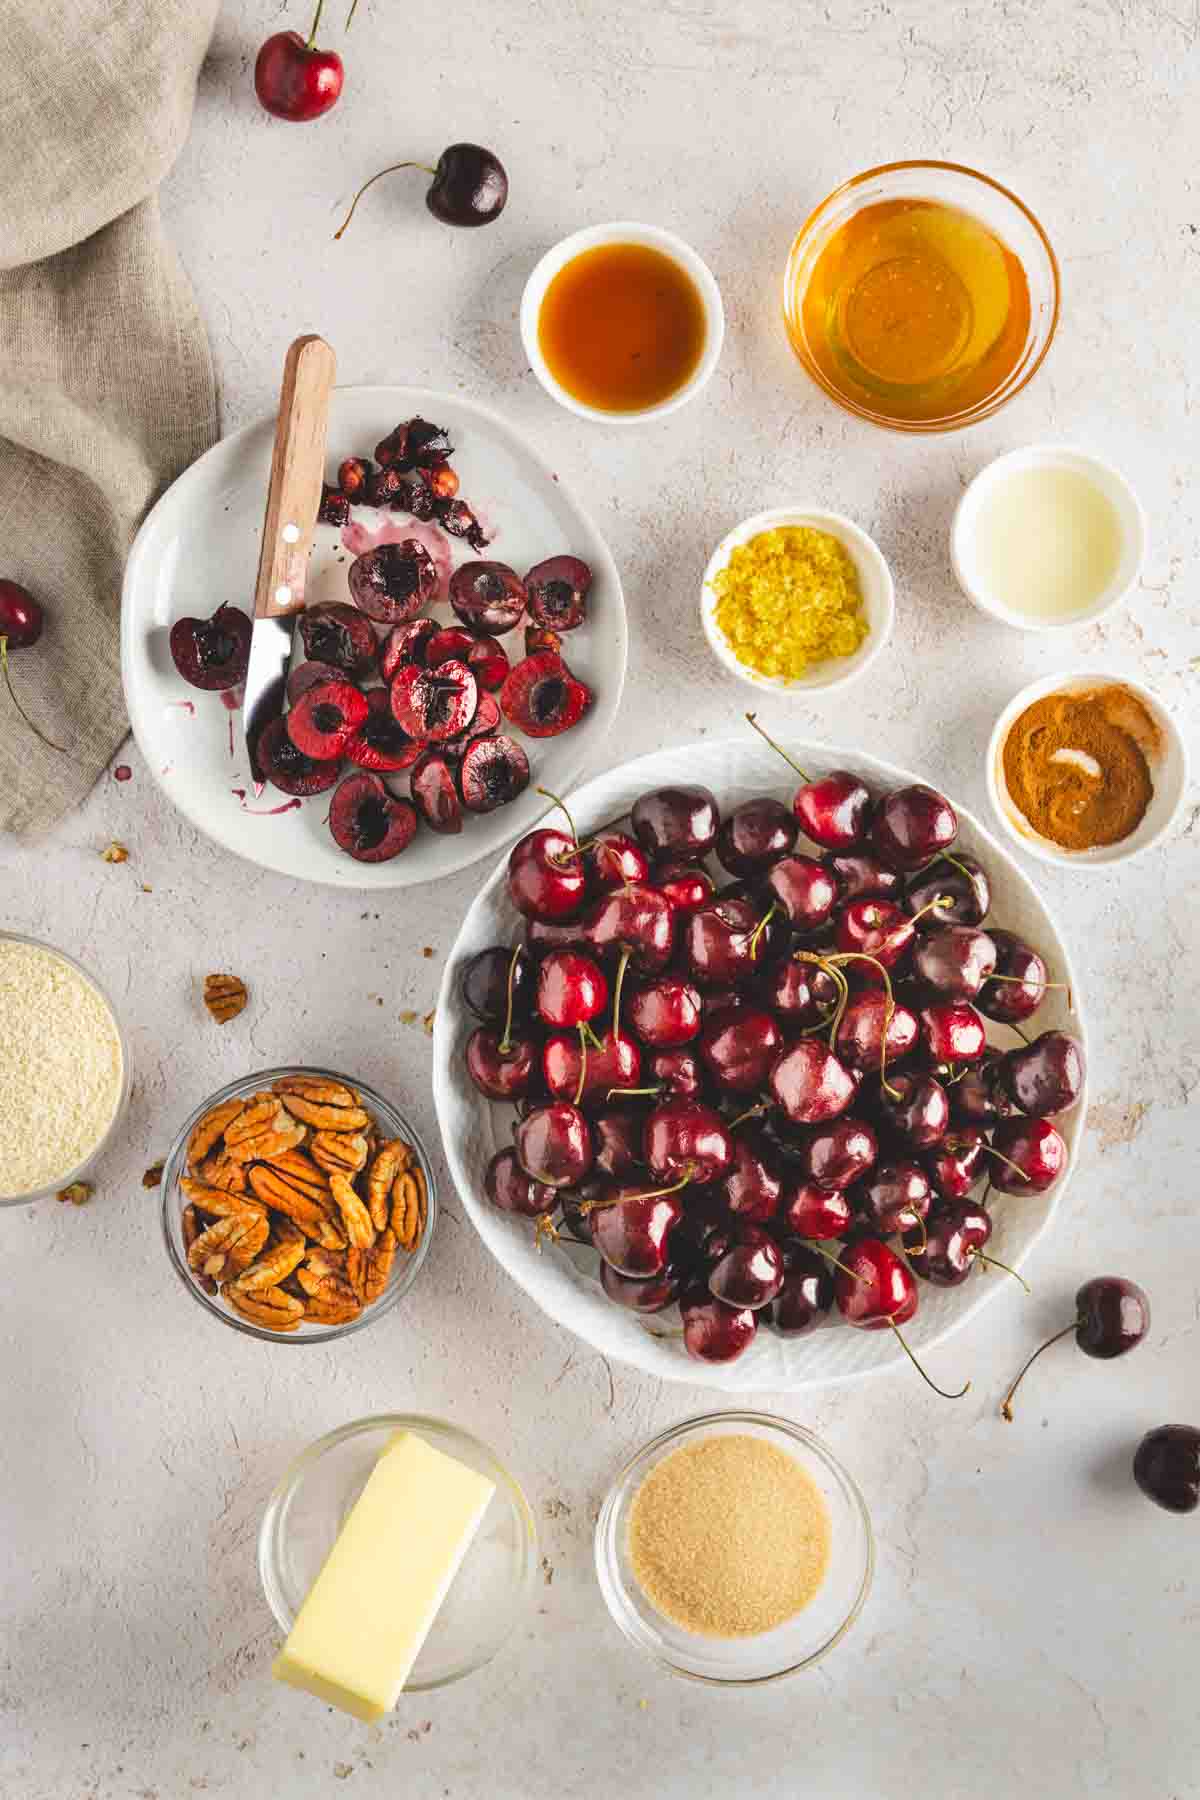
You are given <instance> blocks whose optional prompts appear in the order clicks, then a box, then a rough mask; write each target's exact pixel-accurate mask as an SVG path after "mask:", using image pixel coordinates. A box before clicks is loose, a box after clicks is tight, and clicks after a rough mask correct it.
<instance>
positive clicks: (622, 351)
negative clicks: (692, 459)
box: [538, 244, 707, 413]
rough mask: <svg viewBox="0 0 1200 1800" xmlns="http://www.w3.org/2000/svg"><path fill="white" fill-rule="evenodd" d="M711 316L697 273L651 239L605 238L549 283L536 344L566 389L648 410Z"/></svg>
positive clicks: (588, 399)
mask: <svg viewBox="0 0 1200 1800" xmlns="http://www.w3.org/2000/svg"><path fill="white" fill-rule="evenodd" d="M706 335H707V319H706V315H705V310H704V301H703V299H702V297H701V295H700V291H699V289H698V288H697V286H696V284H695V282H694V281H693V280H692V278H691V276H690V275H689V274H688V272H687V270H686V269H684V268H682V267H681V266H680V264H679V263H677V262H676V261H675V260H674V258H673V257H670V256H665V255H664V254H663V252H662V251H661V250H654V249H652V248H651V247H650V246H649V245H648V244H601V245H599V246H598V247H597V248H596V249H594V250H584V251H582V252H581V253H580V254H579V255H578V256H575V257H572V259H571V261H570V262H569V263H566V264H564V266H563V267H562V268H561V269H560V270H559V271H558V273H557V275H555V277H554V279H553V280H552V281H551V283H550V285H549V287H548V288H547V289H546V293H545V296H544V298H543V300H542V304H541V309H540V311H539V313H538V348H539V349H540V350H541V353H542V355H543V357H544V358H545V361H546V366H547V368H548V369H549V371H550V373H551V375H552V376H553V377H554V379H555V380H556V381H557V382H558V383H559V385H560V386H561V387H564V388H565V389H566V390H567V392H568V393H569V394H570V395H572V397H573V398H574V399H576V400H578V401H580V402H582V404H583V405H585V406H594V407H596V408H598V409H599V410H601V411H603V412H613V413H631V412H644V411H645V409H646V408H647V407H651V406H658V405H661V403H662V402H663V401H664V400H669V399H670V398H671V396H672V394H676V393H678V392H679V389H680V388H681V387H683V386H684V384H685V383H686V382H687V381H689V380H690V378H691V377H692V375H694V374H695V372H696V368H697V365H698V364H699V362H700V358H701V356H702V354H703V351H704V344H705V338H706Z"/></svg>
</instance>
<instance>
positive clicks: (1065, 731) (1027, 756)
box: [1003, 684, 1159, 850]
mask: <svg viewBox="0 0 1200 1800" xmlns="http://www.w3.org/2000/svg"><path fill="white" fill-rule="evenodd" d="M1158 735H1159V734H1158V727H1157V725H1156V724H1155V722H1154V720H1153V719H1152V718H1151V717H1150V715H1149V713H1148V712H1147V711H1146V708H1145V707H1144V706H1143V705H1142V703H1141V701H1140V700H1139V699H1138V697H1137V695H1136V694H1133V693H1131V692H1130V690H1129V689H1128V688H1125V687H1121V686H1119V685H1117V684H1113V685H1112V686H1108V687H1097V688H1087V689H1081V690H1076V691H1075V692H1070V691H1067V692H1064V693H1059V694H1046V695H1045V696H1044V697H1043V698H1042V699H1041V700H1035V701H1034V703H1033V705H1032V706H1027V707H1026V709H1025V711H1024V712H1023V713H1022V714H1021V716H1020V717H1019V718H1018V719H1017V720H1016V722H1015V723H1014V724H1013V726H1012V727H1011V729H1010V730H1009V733H1008V736H1007V737H1006V738H1005V740H1004V750H1003V763H1004V779H1005V782H1006V784H1007V786H1008V792H1009V797H1010V799H1011V800H1012V802H1013V804H1014V805H1015V806H1016V807H1017V808H1018V809H1019V810H1020V811H1021V812H1022V813H1023V814H1024V816H1025V818H1026V819H1027V820H1028V821H1029V823H1030V825H1032V827H1033V829H1034V830H1035V831H1036V832H1038V833H1039V834H1040V835H1041V836H1042V837H1045V838H1049V840H1050V842H1051V843H1053V844H1057V845H1059V847H1060V848H1061V849H1063V850H1092V849H1095V848H1096V847H1097V846H1099V845H1101V844H1119V843H1120V842H1121V840H1122V839H1123V838H1127V837H1128V836H1129V834H1130V832H1131V831H1134V830H1135V829H1136V828H1137V826H1138V824H1139V822H1140V821H1141V819H1142V816H1143V815H1144V813H1145V811H1146V808H1147V807H1148V806H1149V804H1150V801H1151V798H1152V797H1153V793H1154V783H1153V781H1152V780H1151V777H1150V769H1149V765H1148V763H1147V760H1146V750H1147V749H1151V750H1152V749H1153V747H1154V746H1155V744H1156V742H1157V739H1158Z"/></svg>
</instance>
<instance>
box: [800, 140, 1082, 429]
mask: <svg viewBox="0 0 1200 1800" xmlns="http://www.w3.org/2000/svg"><path fill="white" fill-rule="evenodd" d="M783 311H784V320H785V323H786V325H787V332H788V337H789V338H790V340H791V345H792V349H793V350H794V351H795V353H796V355H797V357H798V358H799V360H800V361H801V363H802V364H803V365H804V367H805V368H806V369H807V370H808V373H809V374H810V375H811V376H812V378H813V380H814V381H815V382H816V383H817V384H818V386H819V387H822V388H824V390H825V392H826V393H827V394H828V395H829V397H830V399H832V400H836V401H837V403H838V405H839V406H842V407H844V408H845V409H846V411H847V412H852V413H856V414H857V415H858V417H859V418H862V419H869V420H870V421H871V423H872V424H875V425H883V426H887V427H889V428H891V429H892V430H895V431H917V432H920V431H952V430H955V429H957V428H959V427H961V426H964V425H974V424H976V423H977V422H978V421H979V420H980V419H986V418H989V417H990V416H991V414H992V413H994V412H995V411H996V410H997V408H999V407H1001V406H1003V405H1004V403H1005V401H1006V400H1010V399H1011V398H1012V396H1013V395H1014V394H1017V393H1019V392H1020V390H1021V389H1022V388H1023V387H1024V386H1025V384H1026V383H1027V382H1028V381H1029V380H1030V379H1031V378H1032V376H1033V375H1034V374H1035V373H1036V371H1037V369H1038V368H1039V367H1040V365H1041V363H1042V360H1043V358H1044V357H1045V355H1046V352H1047V351H1048V350H1049V348H1050V344H1051V341H1052V339H1053V337H1054V332H1055V329H1056V327H1057V324H1058V312H1059V272H1058V261H1057V259H1056V257H1055V254H1054V251H1053V249H1052V247H1051V244H1050V240H1049V238H1048V237H1047V236H1046V233H1045V232H1044V230H1043V229H1042V227H1041V225H1040V224H1039V223H1038V221H1037V219H1036V218H1035V217H1034V215H1033V214H1032V213H1031V212H1030V211H1029V208H1028V207H1026V206H1024V205H1023V204H1022V202H1021V201H1020V200H1018V199H1017V197H1016V195H1015V194H1011V193H1009V191H1008V189H1007V188H1004V187H1001V186H1000V184H999V182H995V181H992V180H991V179H990V178H989V177H988V176H986V175H980V174H978V173H977V172H976V171H975V170H973V169H967V168H963V167H961V166H960V165H959V164H957V163H942V162H896V163H887V164H885V165H884V166H883V167H881V168H878V169H868V170H867V171H866V172H865V174H862V175H856V176H855V177H854V178H853V180H851V181H847V182H844V183H843V184H842V186H841V187H839V188H837V189H835V191H834V192H833V193H832V194H830V196H829V198H828V199H827V200H825V201H823V202H822V204H821V205H820V206H819V207H818V208H817V210H816V212H814V213H813V214H812V215H811V217H810V218H809V219H808V220H807V222H806V223H805V225H804V227H803V228H802V230H801V231H800V234H799V236H798V237H797V238H796V241H795V243H794V244H793V245H792V250H791V255H790V256H789V257H788V264H787V269H786V271H785V274H784V282H783Z"/></svg>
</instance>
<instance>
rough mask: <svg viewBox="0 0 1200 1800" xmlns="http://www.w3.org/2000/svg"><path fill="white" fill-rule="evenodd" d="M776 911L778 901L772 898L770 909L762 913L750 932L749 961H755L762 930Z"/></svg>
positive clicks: (777, 909)
mask: <svg viewBox="0 0 1200 1800" xmlns="http://www.w3.org/2000/svg"><path fill="white" fill-rule="evenodd" d="M778 911H779V902H778V900H773V901H772V902H771V906H770V910H769V911H768V912H765V913H764V914H763V916H762V918H761V919H760V920H759V921H758V924H757V925H756V926H755V927H754V930H753V931H752V932H751V933H750V961H751V962H757V960H758V940H759V938H760V937H761V936H762V934H763V932H764V931H765V930H766V929H767V926H768V925H769V924H770V923H771V920H772V919H773V918H774V917H775V914H776V913H777V912H778Z"/></svg>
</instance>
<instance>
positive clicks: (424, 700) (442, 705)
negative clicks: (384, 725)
mask: <svg viewBox="0 0 1200 1800" xmlns="http://www.w3.org/2000/svg"><path fill="white" fill-rule="evenodd" d="M389 691H390V693H391V697H392V712H393V713H394V715H395V717H396V721H397V723H398V724H399V725H401V726H403V728H404V730H405V731H407V733H408V735H409V737H414V738H428V739H429V740H430V741H431V742H432V743H435V744H437V743H441V742H443V741H444V739H446V738H452V737H454V736H455V735H456V734H457V733H458V732H460V731H465V730H466V728H467V726H468V725H469V724H470V723H471V721H472V719H473V718H474V717H475V712H476V707H477V703H478V698H479V690H478V688H477V686H476V684H475V677H474V676H473V675H472V673H471V671H470V669H468V667H467V665H466V663H461V662H445V663H442V665H441V667H440V668H437V669H419V668H417V667H416V665H415V664H413V663H405V664H404V666H403V667H402V668H401V669H399V670H398V671H397V673H396V679H395V680H394V681H393V683H392V685H391V688H390V690H389Z"/></svg>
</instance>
